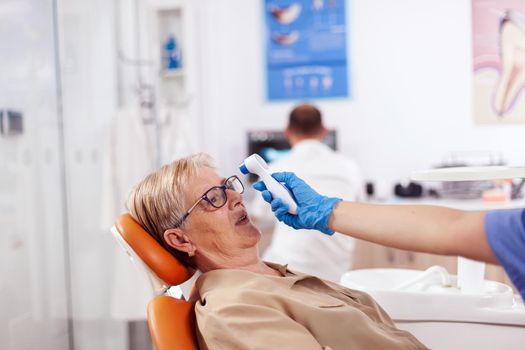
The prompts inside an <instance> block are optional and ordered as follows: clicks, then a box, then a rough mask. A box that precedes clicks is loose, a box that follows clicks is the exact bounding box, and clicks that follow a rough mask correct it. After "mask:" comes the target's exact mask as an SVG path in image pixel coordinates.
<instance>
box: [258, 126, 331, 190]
mask: <svg viewBox="0 0 525 350" xmlns="http://www.w3.org/2000/svg"><path fill="white" fill-rule="evenodd" d="M336 136H337V135H336V131H335V130H329V131H328V133H327V134H326V137H325V138H324V139H323V143H325V144H326V145H327V146H328V147H330V148H331V149H333V150H334V151H335V150H337V137H336ZM290 149H291V146H290V144H289V143H288V140H287V139H286V135H285V134H284V132H283V131H273V130H257V131H248V155H251V154H253V153H257V154H258V155H260V156H261V157H262V158H263V159H264V160H265V161H266V163H268V164H271V163H272V162H274V161H276V160H277V159H280V158H282V157H284V156H285V155H287V154H288V153H289V152H290ZM256 179H257V176H256V175H250V177H249V180H250V181H252V182H253V181H255V180H256Z"/></svg>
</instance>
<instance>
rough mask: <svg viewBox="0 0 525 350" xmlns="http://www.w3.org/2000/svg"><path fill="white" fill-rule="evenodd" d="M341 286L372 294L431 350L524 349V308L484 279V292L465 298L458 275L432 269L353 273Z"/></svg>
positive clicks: (502, 286)
mask: <svg viewBox="0 0 525 350" xmlns="http://www.w3.org/2000/svg"><path fill="white" fill-rule="evenodd" d="M443 271H444V273H443ZM444 274H446V276H444ZM422 276H423V277H422ZM341 284H342V285H343V286H345V287H348V288H351V289H357V290H362V291H365V292H367V293H369V294H370V295H371V296H372V297H374V299H375V300H376V301H377V302H378V303H379V304H380V305H381V306H382V307H383V309H385V311H386V312H387V313H388V314H389V315H390V317H391V318H392V319H393V320H394V322H395V323H396V325H397V326H398V327H399V328H401V329H405V330H408V331H410V332H411V333H412V334H414V335H415V336H416V337H417V338H418V339H419V340H420V341H422V342H423V343H424V344H425V345H427V346H428V347H430V348H432V349H447V350H452V349H478V350H479V349H495V348H501V349H521V348H522V347H523V344H524V343H525V307H524V306H523V303H522V301H521V299H519V298H517V297H515V295H514V294H513V291H512V288H510V287H509V286H507V285H506V284H503V283H499V282H495V281H486V280H485V281H483V283H482V286H483V287H482V291H480V292H479V293H477V294H465V293H462V292H461V290H460V289H459V288H458V287H457V278H456V276H448V273H447V272H446V270H445V269H443V268H441V267H438V268H434V267H433V270H431V271H430V272H428V270H427V272H425V271H421V270H408V269H363V270H354V271H349V272H347V273H345V274H344V275H343V276H342V277H341ZM445 335H446V336H445Z"/></svg>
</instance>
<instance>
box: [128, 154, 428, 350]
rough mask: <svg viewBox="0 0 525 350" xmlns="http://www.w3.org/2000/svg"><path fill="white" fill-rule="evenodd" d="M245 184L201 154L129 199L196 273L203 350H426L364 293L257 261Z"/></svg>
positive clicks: (151, 179)
mask: <svg viewBox="0 0 525 350" xmlns="http://www.w3.org/2000/svg"><path fill="white" fill-rule="evenodd" d="M243 191H244V187H243V185H242V183H241V181H240V180H239V178H237V176H235V175H234V176H230V177H228V178H226V179H225V178H222V177H220V176H219V175H218V174H217V172H216V171H215V169H214V167H213V165H212V161H211V158H210V157H209V156H208V155H206V154H203V153H200V154H196V155H193V156H190V157H187V158H184V159H180V160H177V161H175V162H173V163H171V164H168V165H165V166H163V167H162V168H161V169H160V170H158V171H157V172H155V173H153V174H150V175H149V176H147V177H146V178H145V179H144V180H143V181H142V182H141V183H139V184H138V185H137V186H136V187H135V188H134V189H133V191H132V192H131V194H130V197H129V200H128V208H129V210H130V212H131V215H132V216H133V217H134V218H135V219H136V220H137V221H138V222H139V223H140V224H141V225H142V226H143V227H144V228H145V229H146V230H147V231H148V232H149V233H150V234H151V235H152V236H153V237H155V238H156V239H157V240H158V241H159V242H160V243H161V244H162V245H163V246H164V247H165V248H166V249H167V250H168V251H170V252H171V253H172V254H173V255H174V256H175V257H176V258H178V259H179V260H180V261H181V262H183V263H184V264H186V265H187V266H188V267H191V268H193V269H198V270H200V271H201V272H202V275H201V276H200V277H199V278H198V279H197V281H196V284H195V286H196V289H197V291H198V293H199V299H198V301H197V303H196V305H195V313H196V318H197V337H198V342H199V347H200V348H201V349H302V350H307V349H425V346H424V345H423V344H421V343H420V342H419V341H418V340H417V339H416V338H415V337H414V336H412V335H411V334H410V333H407V332H405V331H402V330H399V329H397V328H396V327H395V326H394V324H393V322H392V320H391V319H390V318H389V316H388V315H387V314H386V313H385V311H384V310H383V309H382V308H381V307H380V306H379V305H378V304H377V303H376V302H375V301H374V300H373V299H372V298H371V297H370V296H369V295H367V294H365V293H363V292H358V291H354V290H350V289H347V288H343V287H342V286H340V285H338V284H335V283H331V282H328V281H324V280H321V279H319V278H316V277H313V276H308V275H305V274H301V273H299V272H292V271H289V270H288V269H287V268H286V266H281V265H276V264H272V263H267V262H263V261H262V260H261V259H260V257H259V251H258V249H257V243H258V242H259V239H260V237H261V233H260V231H259V230H258V229H257V228H256V227H255V226H254V225H253V224H252V223H251V221H250V218H249V216H248V213H247V212H246V208H245V206H244V204H243V201H242V193H243Z"/></svg>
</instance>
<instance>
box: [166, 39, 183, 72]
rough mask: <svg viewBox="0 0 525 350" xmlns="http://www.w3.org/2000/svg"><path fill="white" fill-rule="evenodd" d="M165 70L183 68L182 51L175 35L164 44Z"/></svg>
mask: <svg viewBox="0 0 525 350" xmlns="http://www.w3.org/2000/svg"><path fill="white" fill-rule="evenodd" d="M163 56H164V60H163V62H164V65H163V68H164V69H169V70H171V69H180V68H181V51H180V46H179V44H178V43H177V39H175V36H174V35H170V36H169V37H168V39H166V42H165V44H164V55H163Z"/></svg>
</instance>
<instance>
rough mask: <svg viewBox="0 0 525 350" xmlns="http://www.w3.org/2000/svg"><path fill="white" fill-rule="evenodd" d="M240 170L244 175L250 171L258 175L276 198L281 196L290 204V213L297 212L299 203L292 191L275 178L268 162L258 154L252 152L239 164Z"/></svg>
mask: <svg viewBox="0 0 525 350" xmlns="http://www.w3.org/2000/svg"><path fill="white" fill-rule="evenodd" d="M239 170H240V171H241V173H243V174H244V175H247V174H249V173H252V174H256V175H258V176H259V177H260V178H261V180H262V181H263V182H264V184H265V185H266V188H267V189H268V191H270V193H271V194H272V196H273V197H274V198H280V199H282V201H283V202H284V203H286V204H287V205H288V212H289V213H290V214H293V215H296V214H297V204H296V203H295V201H294V199H293V197H292V195H291V193H290V191H288V189H287V188H286V187H285V186H284V185H283V184H281V183H279V182H278V181H277V180H275V179H274V178H273V177H272V176H271V175H270V173H269V172H268V164H266V162H265V161H264V159H262V158H261V157H260V156H259V155H258V154H252V155H251V156H249V157H248V158H246V159H245V160H244V162H243V163H242V164H241V165H240V166H239Z"/></svg>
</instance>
